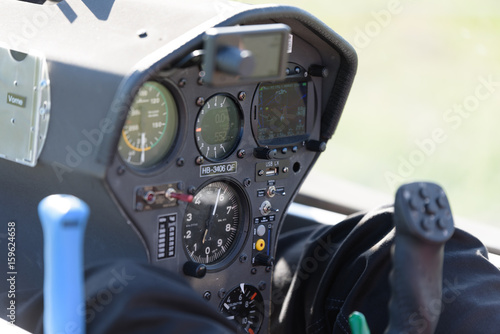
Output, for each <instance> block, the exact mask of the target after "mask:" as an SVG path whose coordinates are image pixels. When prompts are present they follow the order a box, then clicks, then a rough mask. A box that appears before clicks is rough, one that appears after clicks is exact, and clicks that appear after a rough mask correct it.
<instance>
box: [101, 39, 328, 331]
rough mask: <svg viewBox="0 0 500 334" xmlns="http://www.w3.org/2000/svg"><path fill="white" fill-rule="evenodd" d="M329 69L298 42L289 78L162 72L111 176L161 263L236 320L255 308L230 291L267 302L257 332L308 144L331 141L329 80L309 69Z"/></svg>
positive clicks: (146, 93) (139, 107)
mask: <svg viewBox="0 0 500 334" xmlns="http://www.w3.org/2000/svg"><path fill="white" fill-rule="evenodd" d="M322 65H323V61H322V58H321V55H320V53H319V52H318V50H316V49H315V48H314V47H313V46H312V45H310V44H309V43H307V42H306V41H305V40H302V39H301V38H300V37H299V36H294V50H293V52H291V53H290V54H289V61H288V63H287V68H286V72H287V75H286V77H285V78H284V79H283V80H278V81H263V82H257V83H241V84H235V83H233V84H231V85H225V86H211V85H207V84H205V83H204V82H203V72H202V71H201V68H200V66H199V64H196V62H194V63H193V64H190V66H185V67H179V68H175V66H174V68H170V69H168V71H167V70H165V71H159V72H158V73H156V74H154V75H152V76H151V77H150V78H149V79H148V80H147V81H146V82H145V83H144V84H143V85H142V86H141V88H139V90H138V93H137V95H136V97H135V98H134V100H133V103H132V105H131V108H130V110H129V116H128V118H127V121H126V123H125V125H124V128H123V130H122V137H121V138H120V143H119V146H118V150H117V154H116V155H115V158H114V160H113V163H112V165H111V167H110V168H109V169H108V173H107V182H108V184H109V187H110V190H111V191H112V193H113V194H114V196H115V198H116V199H117V201H118V202H119V203H120V206H121V207H122V209H123V211H124V212H125V213H126V215H127V216H128V217H129V219H130V221H131V223H132V225H133V226H134V227H135V228H136V229H137V231H138V232H139V234H140V236H141V237H142V238H143V241H144V244H145V245H146V247H147V249H148V251H149V258H150V260H151V262H152V263H154V264H156V265H158V266H161V267H164V268H167V269H169V270H173V271H176V272H178V273H179V274H181V275H183V276H185V277H186V279H187V280H189V281H190V283H191V285H192V286H193V287H194V288H195V290H197V291H198V292H199V294H200V298H205V299H207V301H209V303H212V304H213V305H214V307H216V308H218V309H220V310H221V312H223V313H224V314H228V318H231V319H236V318H237V319H240V320H239V321H241V319H242V318H244V316H243V315H238V314H234V313H235V312H236V313H238V312H240V311H237V310H240V309H241V312H243V313H245V312H249V310H248V309H246V308H244V307H242V305H239V304H238V305H236V304H234V305H233V304H231V303H234V301H233V302H228V301H227V299H228V298H229V300H231V297H230V296H228V295H227V293H228V292H230V291H233V292H231V293H230V294H235V295H238V296H242V298H246V299H248V300H247V302H246V304H249V305H253V304H252V303H257V304H258V305H259V308H262V307H263V308H264V309H263V310H262V309H259V312H261V314H262V315H264V316H263V317H261V316H258V319H257V318H256V319H254V320H255V321H257V320H258V321H257V323H258V328H254V327H248V328H250V329H248V328H247V330H251V331H252V332H254V333H257V332H258V331H259V329H260V328H261V325H262V326H263V328H267V326H268V325H269V322H268V317H267V315H268V314H269V305H268V304H269V303H264V302H262V300H264V301H267V300H270V299H271V276H272V271H273V266H274V254H275V251H276V241H277V238H278V235H279V230H280V227H281V225H280V224H281V222H282V221H283V218H284V213H285V212H286V208H287V207H288V205H289V204H290V203H291V201H292V199H293V197H294V195H295V193H296V192H297V190H298V187H299V185H300V184H301V183H302V181H303V180H304V178H305V176H306V175H307V172H308V171H309V168H310V167H311V166H312V164H313V162H314V161H315V159H316V158H317V155H318V153H319V150H318V149H311V146H310V145H309V143H310V142H320V141H321V137H320V128H321V122H320V120H321V104H322V102H321V101H322V96H321V94H322V88H323V87H322V86H323V84H324V79H325V78H324V77H323V76H320V75H316V76H312V75H310V74H309V72H308V69H309V68H312V67H318V66H322ZM336 70H337V69H336V68H332V69H330V71H331V72H335V71H336ZM158 83H160V84H161V85H162V87H163V88H161V87H160V88H158V87H157V86H156V85H158ZM164 90H166V91H167V92H168V93H166V92H165V91H164ZM141 95H143V96H142V99H141ZM170 97H173V101H172V99H171V98H170ZM172 102H174V103H172ZM169 103H170V104H169ZM138 111H140V113H141V116H138V115H137V114H138ZM175 112H177V116H176V117H172V116H171V113H175ZM169 117H170V118H169ZM171 124H177V129H173V128H169V126H170V125H171ZM165 136H166V137H168V138H170V139H169V140H168V143H166V144H162V140H164V139H163V138H164V137H165ZM124 144H125V145H126V146H125V147H124ZM159 145H163V146H159ZM156 147H163V151H162V152H161V153H160V152H156V153H155V154H153V153H154V151H153V150H155V149H156ZM138 162H139V163H138ZM141 163H142V164H141ZM240 286H242V287H243V289H241V288H240ZM254 290H255V291H258V294H255V295H254V292H252V293H251V294H249V293H248V291H254ZM257 296H258V297H257ZM230 304H231V305H232V309H229V308H228V307H226V306H225V305H230ZM256 316H257V315H256ZM239 326H240V327H241V328H243V329H244V328H246V327H245V326H247V324H242V323H241V322H240V323H239ZM247 332H249V331H247ZM264 332H265V331H264Z"/></svg>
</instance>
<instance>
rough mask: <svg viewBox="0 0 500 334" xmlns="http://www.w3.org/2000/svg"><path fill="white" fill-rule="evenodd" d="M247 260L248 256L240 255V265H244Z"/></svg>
mask: <svg viewBox="0 0 500 334" xmlns="http://www.w3.org/2000/svg"><path fill="white" fill-rule="evenodd" d="M247 260H248V255H246V254H244V253H243V254H241V255H240V262H241V263H245V262H247Z"/></svg>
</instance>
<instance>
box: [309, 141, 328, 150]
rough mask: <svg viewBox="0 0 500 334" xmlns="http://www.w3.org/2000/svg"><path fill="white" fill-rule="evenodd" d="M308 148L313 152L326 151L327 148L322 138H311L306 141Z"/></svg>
mask: <svg viewBox="0 0 500 334" xmlns="http://www.w3.org/2000/svg"><path fill="white" fill-rule="evenodd" d="M306 148H307V149H308V150H309V151H313V152H324V151H325V150H326V143H325V142H324V141H320V140H309V141H307V143H306Z"/></svg>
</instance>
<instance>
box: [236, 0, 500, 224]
mask: <svg viewBox="0 0 500 334" xmlns="http://www.w3.org/2000/svg"><path fill="white" fill-rule="evenodd" d="M245 2H248V3H254V4H258V3H266V2H267V1H259V0H250V1H245ZM273 3H281V4H290V5H295V6H298V7H301V8H303V9H305V10H307V11H309V12H310V13H312V14H313V15H315V16H317V17H318V18H319V19H320V20H322V21H323V22H325V23H326V24H327V25H328V26H330V27H331V28H332V29H333V30H335V31H336V32H337V33H339V34H340V35H341V36H343V37H344V38H345V39H346V40H347V41H348V42H350V43H351V44H352V45H353V46H354V47H355V48H356V51H357V52H358V57H359V67H358V74H357V77H356V80H355V83H354V87H353V89H352V92H351V95H350V97H349V101H348V103H347V105H346V108H345V110H344V115H343V116H342V119H341V122H340V125H339V128H338V130H337V133H336V134H335V136H334V137H333V140H331V141H330V142H329V143H328V149H327V151H326V152H325V153H324V154H323V155H322V157H321V158H320V159H319V161H318V164H317V166H316V168H317V169H318V170H320V171H323V172H328V173H330V174H331V175H334V176H335V177H338V178H342V179H345V180H348V181H352V182H355V183H359V184H363V185H365V186H367V187H370V188H373V189H376V190H379V191H381V192H385V193H389V194H393V193H394V187H393V186H391V184H390V182H388V181H387V175H388V173H393V174H394V175H398V174H399V176H402V174H405V173H399V172H398V169H399V168H401V165H402V161H404V160H406V161H407V162H409V161H410V159H411V158H412V157H413V159H414V160H413V161H414V162H417V161H418V162H419V163H418V164H417V163H414V164H412V166H413V167H414V170H413V171H412V172H411V173H406V174H405V175H403V176H405V177H401V178H399V182H398V184H399V183H401V182H410V181H414V180H432V181H435V182H438V183H440V184H441V185H442V186H443V187H444V188H445V190H446V192H447V194H448V197H449V198H450V201H451V203H452V208H453V211H454V213H455V214H457V215H459V216H463V217H466V218H469V219H472V220H475V221H480V222H485V223H489V224H493V225H496V226H499V227H500V219H499V217H500V194H499V192H500V190H499V187H500V2H499V1H495V0H478V1H475V2H472V1H466V0H456V1H439V2H435V1H429V0H420V1H410V0H408V1H399V2H397V1H392V3H395V4H397V6H396V8H398V9H399V11H398V13H395V14H391V16H390V18H387V16H386V17H385V23H388V24H386V25H385V26H382V25H381V24H380V23H377V20H376V18H375V17H376V15H377V14H376V13H378V14H379V15H382V12H384V11H385V13H386V14H387V11H388V9H389V7H388V6H389V3H391V1H388V0H386V1H381V0H372V1H359V0H358V1H351V2H345V1H342V2H341V1H324V0H323V1H319V0H310V1H307V2H306V1H294V0H288V1H273ZM374 13H375V14H374ZM377 24H378V27H379V28H378V34H375V33H376V32H377V29H376V28H377V27H376V25H377ZM370 29H372V30H370ZM361 32H364V33H365V34H367V33H371V36H372V37H369V41H368V42H367V40H366V38H365V39H364V40H363V39H362V38H361V37H360V35H361V34H362V33H361ZM479 77H483V78H485V79H487V78H488V77H490V78H491V80H492V81H493V82H496V84H497V86H496V87H494V88H493V89H494V92H493V93H492V94H491V95H490V96H489V97H488V98H486V99H484V100H480V101H479V104H478V106H477V108H476V109H475V110H474V111H472V112H470V114H469V116H468V117H462V116H460V118H455V119H454V120H453V121H450V119H449V118H448V119H446V118H445V117H446V115H447V113H448V112H449V111H448V110H450V109H452V108H453V107H454V106H455V105H463V103H464V101H466V99H468V100H471V98H470V97H471V96H474V94H475V92H476V88H477V87H478V86H479V85H481V82H480V81H479ZM481 92H487V90H486V88H481ZM450 115H451V114H448V117H449V116H450ZM456 115H458V114H455V116H456ZM435 129H441V131H442V133H443V138H446V140H444V141H443V142H442V143H437V144H436V145H435V149H434V151H433V152H431V153H430V154H423V153H422V154H423V156H424V158H423V159H421V160H418V159H417V160H415V158H417V157H422V154H420V153H416V152H417V151H419V150H420V149H419V146H418V145H417V144H416V142H422V141H424V140H426V139H431V138H432V133H433V131H435ZM438 131H439V130H438ZM420 151H421V150H420Z"/></svg>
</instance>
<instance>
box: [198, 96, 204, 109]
mask: <svg viewBox="0 0 500 334" xmlns="http://www.w3.org/2000/svg"><path fill="white" fill-rule="evenodd" d="M204 104H205V99H204V98H203V97H201V96H200V97H198V98H197V99H196V105H197V106H199V107H203V105H204Z"/></svg>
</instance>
